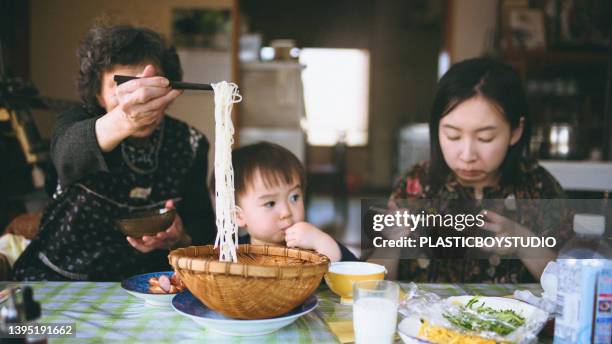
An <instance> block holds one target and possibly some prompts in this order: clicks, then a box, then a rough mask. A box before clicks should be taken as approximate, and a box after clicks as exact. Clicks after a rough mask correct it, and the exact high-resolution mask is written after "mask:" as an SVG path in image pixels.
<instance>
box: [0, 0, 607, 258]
mask: <svg viewBox="0 0 612 344" xmlns="http://www.w3.org/2000/svg"><path fill="white" fill-rule="evenodd" d="M0 16H1V19H0V29H1V30H0V34H1V36H0V48H1V54H0V57H1V59H0V68H1V69H0V159H2V161H1V162H0V229H2V228H7V227H8V230H15V228H16V227H15V226H17V225H19V226H22V227H23V226H26V227H27V226H30V227H29V228H30V229H32V230H33V231H34V230H35V228H36V227H37V222H36V221H37V219H38V218H39V215H37V214H40V211H41V209H42V208H43V207H44V206H45V204H46V203H47V202H48V201H49V196H48V195H49V194H50V193H52V191H53V190H49V185H50V184H49V180H52V179H53V178H55V176H54V175H52V174H50V173H49V171H50V168H49V164H50V163H51V162H50V159H49V152H48V149H49V140H50V137H51V134H52V131H53V127H54V121H55V115H56V114H57V113H58V112H60V111H62V109H65V108H67V107H69V106H71V105H72V104H74V103H76V102H77V100H78V95H77V91H76V87H75V79H76V72H77V70H78V66H77V60H76V57H75V51H76V48H77V46H78V44H79V40H80V38H81V37H83V35H84V33H85V32H86V31H87V29H88V28H89V27H90V26H91V25H92V23H94V21H96V20H102V21H107V22H110V23H114V24H132V25H138V26H146V27H149V28H152V29H153V30H155V31H158V32H161V33H163V34H164V35H165V36H166V38H167V39H169V40H170V41H171V42H172V43H173V44H174V45H175V46H176V47H177V49H178V52H179V56H180V57H181V62H182V66H183V71H184V80H185V81H190V82H201V83H210V82H216V81H220V80H232V81H235V82H237V83H238V84H239V86H240V90H241V93H242V95H243V102H242V103H240V104H239V105H238V106H237V109H236V111H235V114H234V122H235V126H236V128H237V129H236V132H237V142H238V144H239V145H241V144H247V143H251V142H256V141H259V140H268V141H273V142H276V143H279V144H281V145H283V146H285V147H287V148H289V149H290V150H291V151H293V152H294V153H295V154H296V155H297V156H298V157H299V158H300V159H301V160H302V161H303V162H304V163H305V165H306V167H307V172H308V181H309V184H308V194H307V218H308V219H309V220H310V222H312V223H314V224H315V225H317V226H320V227H322V228H324V229H326V230H327V231H329V232H331V233H332V234H333V235H334V236H335V237H336V238H337V239H338V240H339V241H341V242H342V243H344V244H346V245H347V246H349V247H350V248H354V249H355V251H358V250H359V242H360V199H363V198H386V197H388V195H389V193H390V190H391V188H392V186H393V183H394V180H395V179H396V178H397V176H398V175H399V174H400V173H401V172H402V171H404V170H406V169H407V168H409V167H410V166H411V165H413V164H414V163H416V162H418V161H420V160H425V159H427V158H428V156H429V133H428V132H429V129H428V126H427V120H428V117H429V109H430V106H431V103H432V101H433V96H434V94H435V89H436V83H437V81H438V79H439V77H440V76H441V75H442V74H443V73H444V72H445V71H446V70H447V69H448V68H449V66H450V65H451V64H452V63H455V62H458V61H461V60H463V59H466V58H472V57H477V56H485V55H486V56H492V57H494V58H497V59H500V60H502V61H505V62H507V63H509V64H511V65H512V66H514V67H515V68H516V69H517V71H518V72H519V74H520V75H521V77H522V78H523V81H524V87H525V89H526V91H527V94H528V97H529V101H530V109H531V115H532V125H533V137H532V141H531V149H532V152H533V153H534V155H535V156H536V157H537V158H538V159H539V160H540V162H541V164H542V165H543V166H544V167H545V168H547V169H548V170H549V171H550V172H551V173H552V174H553V175H554V176H555V177H556V178H557V179H558V180H559V181H560V182H561V184H562V186H563V187H564V188H565V189H566V190H567V191H569V194H570V196H572V197H582V198H607V197H608V192H609V191H610V190H612V135H611V134H612V108H611V106H612V104H611V103H610V102H611V100H610V97H611V94H612V55H611V50H610V42H611V39H612V36H611V34H612V31H611V21H610V18H611V17H612V2H610V1H607V0H531V1H528V0H429V1H425V0H410V1H404V0H385V1H374V0H334V1H328V0H307V1H305V0H265V1H263V0H131V1H119V0H104V1H102V0H89V1H77V0H17V1H14V0H0ZM213 108H214V107H213V95H212V93H210V94H203V93H201V92H200V93H197V92H186V93H185V94H183V95H182V96H181V97H180V98H179V99H178V100H177V101H176V102H175V103H174V104H173V105H172V107H171V108H170V110H169V113H170V114H172V115H174V116H176V117H177V118H180V119H182V120H184V121H186V122H188V123H190V124H191V125H193V126H195V127H196V128H198V129H199V130H201V131H202V132H204V133H205V134H206V136H207V137H208V139H209V141H211V142H213V141H214V118H213ZM211 151H212V150H211ZM210 158H211V159H212V155H211V156H210ZM210 162H211V161H210ZM211 166H212V165H211ZM45 180H46V181H47V190H45ZM37 216H38V217H37ZM19 218H21V220H22V221H21V222H19V221H17V222H16V221H15V220H16V219H19ZM11 222H12V223H13V225H12V227H11V226H9V223H11ZM24 223H25V225H24ZM22 227H20V228H22Z"/></svg>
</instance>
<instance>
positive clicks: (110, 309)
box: [29, 282, 540, 343]
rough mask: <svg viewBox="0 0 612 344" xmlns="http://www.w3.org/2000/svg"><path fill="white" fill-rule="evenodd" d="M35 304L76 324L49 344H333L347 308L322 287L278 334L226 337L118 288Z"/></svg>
mask: <svg viewBox="0 0 612 344" xmlns="http://www.w3.org/2000/svg"><path fill="white" fill-rule="evenodd" d="M29 285H31V286H32V287H33V288H34V296H35V298H36V299H37V300H38V301H40V302H41V304H42V307H43V316H42V318H41V319H40V320H39V322H40V323H62V322H71V323H76V327H77V329H76V335H77V338H52V339H49V341H50V342H53V343H56V342H57V343H63V342H69V343H84V342H86V343H91V342H94V343H95V342H100V343H102V342H104V343H107V342H121V343H189V342H199V343H201V342H210V343H337V342H338V341H337V339H336V337H335V336H334V334H333V333H332V332H331V331H330V330H329V328H328V326H327V324H326V322H328V321H335V320H350V319H351V318H352V308H351V306H345V305H341V304H340V303H339V298H338V297H337V296H336V295H334V294H333V293H332V292H331V291H329V290H328V289H326V288H321V289H320V290H319V291H318V292H317V297H318V299H319V307H318V308H317V310H315V311H314V312H311V313H309V314H307V315H305V316H303V317H301V318H300V319H298V320H297V321H296V322H295V323H293V324H292V325H290V326H287V327H285V328H283V329H281V330H280V331H278V332H276V333H273V334H270V335H266V336H259V337H242V338H241V337H226V336H222V335H218V334H215V333H214V332H211V331H208V330H206V329H205V328H203V327H200V326H199V325H197V324H196V323H195V322H193V321H192V320H191V319H189V318H187V317H185V316H183V315H181V314H179V313H177V312H175V311H174V310H173V309H172V308H163V307H152V306H148V305H145V304H144V302H143V301H142V300H141V299H138V298H136V297H134V296H131V295H129V294H127V293H126V292H125V291H123V290H122V289H121V286H120V285H119V283H94V282H37V283H29ZM419 286H420V287H422V288H423V289H426V290H428V291H432V292H435V293H436V294H438V295H440V296H442V297H446V296H451V295H463V294H471V295H487V296H502V295H509V294H512V293H513V291H514V290H516V289H517V288H518V289H528V290H532V291H534V292H539V291H540V289H539V286H538V285H518V286H517V285H490V284H463V285H458V284H421V285H419Z"/></svg>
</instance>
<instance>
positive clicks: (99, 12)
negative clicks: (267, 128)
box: [30, 0, 232, 140]
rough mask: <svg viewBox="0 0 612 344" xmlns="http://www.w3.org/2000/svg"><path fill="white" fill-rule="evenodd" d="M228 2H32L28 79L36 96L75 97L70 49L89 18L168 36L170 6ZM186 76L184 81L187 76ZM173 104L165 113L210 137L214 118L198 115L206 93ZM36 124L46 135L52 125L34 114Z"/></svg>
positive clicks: (208, 101) (224, 4) (226, 1)
mask: <svg viewBox="0 0 612 344" xmlns="http://www.w3.org/2000/svg"><path fill="white" fill-rule="evenodd" d="M231 6H232V0H172V1H169V0H130V1H125V0H104V1H101V0H87V1H78V0H32V1H31V16H30V22H31V31H30V32H31V57H30V58H31V60H30V65H31V78H32V80H33V82H34V85H36V87H37V88H38V90H39V91H40V94H41V95H44V96H47V97H53V98H62V99H71V100H77V99H78V95H77V91H76V88H75V77H76V73H77V71H78V65H77V61H76V55H75V52H76V49H77V47H78V44H79V41H80V40H81V38H82V37H83V35H84V34H85V32H87V30H88V29H89V27H90V26H91V24H92V22H93V20H94V19H96V18H99V17H101V16H107V17H109V18H111V20H112V22H114V23H121V24H124V23H127V24H132V25H139V26H146V27H149V28H151V29H153V30H156V31H159V32H161V33H162V34H163V35H165V36H166V37H167V38H168V37H170V34H171V9H172V8H176V7H189V8H203V7H206V8H230V7H231ZM185 78H186V79H188V75H185ZM172 106H173V107H172V108H171V109H170V110H169V112H170V113H172V114H173V115H174V116H176V117H178V118H181V119H183V120H185V121H187V122H188V123H190V124H192V125H194V126H196V127H197V128H198V129H200V130H202V131H204V133H205V134H206V135H207V136H208V137H209V139H210V140H212V138H213V137H214V136H213V135H212V134H214V118H213V117H212V116H210V115H208V114H203V111H204V110H203V109H208V108H210V109H211V112H210V113H212V97H211V96H204V97H202V98H201V99H200V98H198V97H197V96H194V95H193V94H186V95H185V96H184V97H181V98H179V99H177V100H176V102H175V104H173V105H172ZM173 110H174V112H173ZM37 123H38V124H39V127H40V130H41V132H42V134H43V135H44V136H46V137H49V135H50V133H51V132H52V126H53V123H54V120H53V118H52V116H48V114H47V116H45V117H41V116H37ZM211 123H212V125H211Z"/></svg>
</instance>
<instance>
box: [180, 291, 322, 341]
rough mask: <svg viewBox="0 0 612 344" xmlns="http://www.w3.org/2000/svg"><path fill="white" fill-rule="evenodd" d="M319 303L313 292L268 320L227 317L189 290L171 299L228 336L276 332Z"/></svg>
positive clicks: (200, 321)
mask: <svg viewBox="0 0 612 344" xmlns="http://www.w3.org/2000/svg"><path fill="white" fill-rule="evenodd" d="M318 304H319V302H318V301H317V298H316V297H315V296H313V295H311V296H309V297H308V298H307V299H306V301H304V303H302V304H301V305H299V306H297V307H296V308H294V309H293V310H291V311H290V312H288V313H287V314H284V315H281V316H278V317H273V318H269V319H259V320H236V319H231V318H228V317H225V316H223V315H221V314H219V313H217V312H215V311H213V310H212V309H210V308H208V307H206V305H204V304H203V303H202V302H201V301H200V300H198V299H197V298H196V297H195V296H193V295H192V294H191V293H190V292H189V291H186V292H184V293H180V294H178V295H176V296H175V297H174V299H172V308H174V310H176V311H177V312H178V313H180V314H182V315H184V316H186V317H189V318H191V319H192V320H193V321H195V322H196V323H197V324H198V325H201V326H204V327H205V328H207V329H209V330H211V331H214V332H217V333H220V334H223V335H227V336H240V337H245V336H261V335H264V334H268V333H272V332H276V331H278V330H280V329H281V328H283V327H285V326H287V325H290V324H292V323H293V322H294V321H296V320H297V319H298V318H299V317H301V316H303V315H305V314H308V313H310V312H311V311H312V310H314V309H315V308H317V306H318Z"/></svg>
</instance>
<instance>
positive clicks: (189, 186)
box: [177, 137, 217, 245]
mask: <svg viewBox="0 0 612 344" xmlns="http://www.w3.org/2000/svg"><path fill="white" fill-rule="evenodd" d="M208 148H209V144H208V142H207V141H206V138H204V137H202V139H201V140H200V144H199V146H198V150H197V152H196V154H197V156H196V158H195V161H194V164H193V167H192V168H191V171H190V173H189V175H188V177H187V178H186V180H185V184H184V186H183V193H182V194H183V201H181V202H180V203H179V204H178V206H177V208H178V211H179V214H180V216H181V218H182V219H183V226H184V228H185V231H186V232H187V233H188V234H189V235H190V236H191V241H192V245H206V244H212V243H214V240H215V235H216V233H217V230H216V224H215V214H214V212H213V210H212V209H213V208H212V203H211V200H210V193H209V191H208V186H207V185H208V183H207V177H208Z"/></svg>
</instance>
